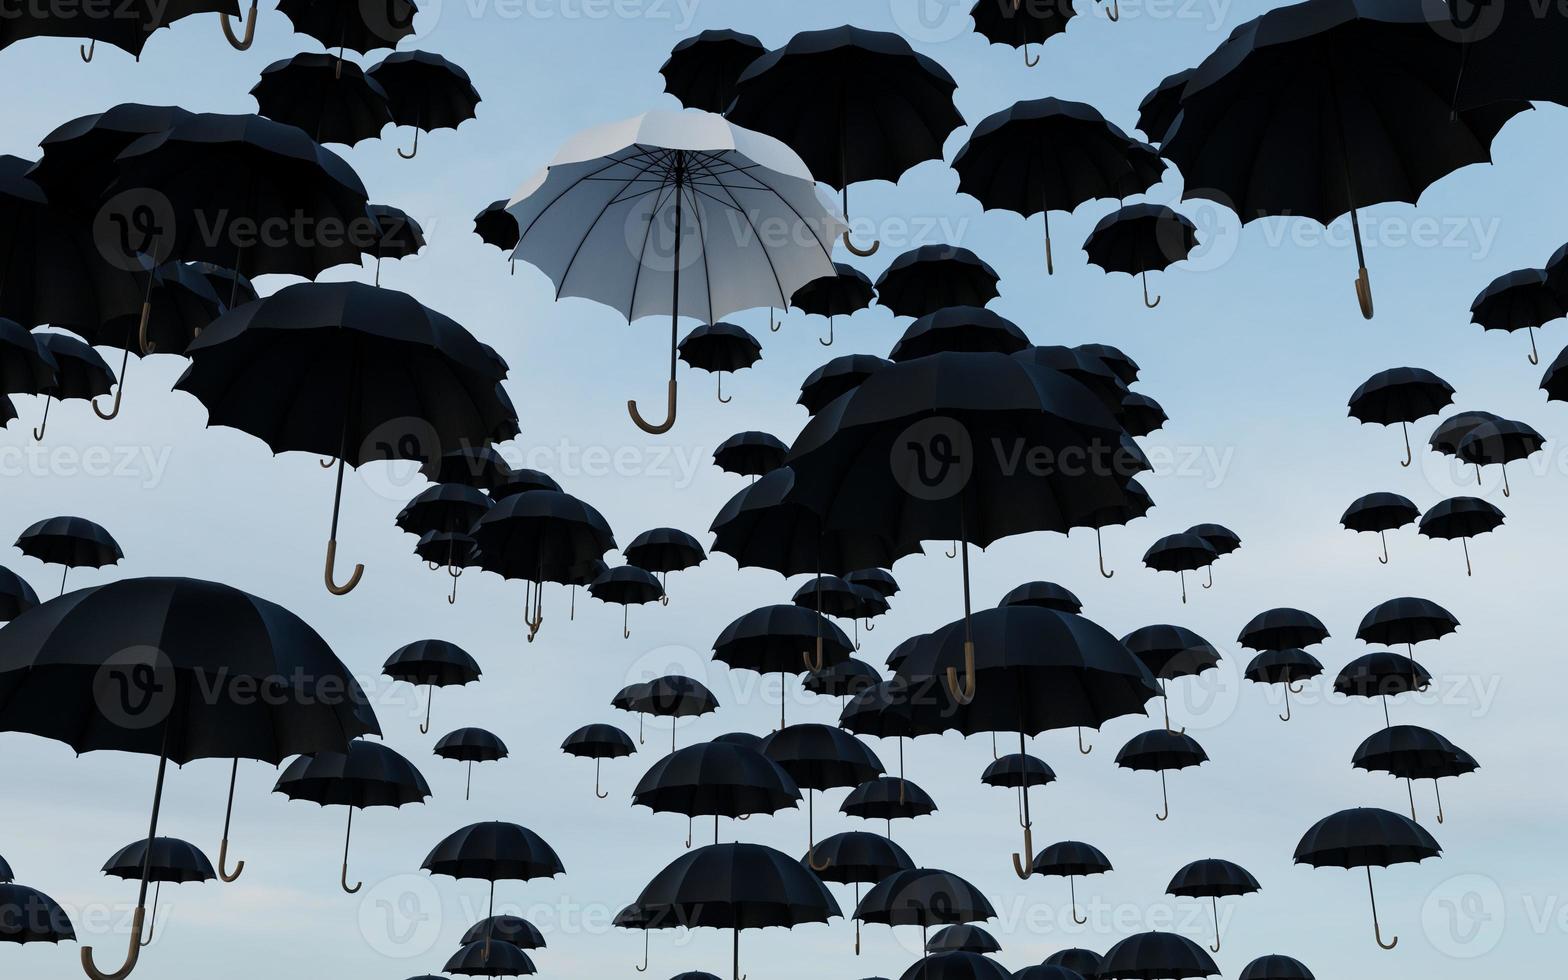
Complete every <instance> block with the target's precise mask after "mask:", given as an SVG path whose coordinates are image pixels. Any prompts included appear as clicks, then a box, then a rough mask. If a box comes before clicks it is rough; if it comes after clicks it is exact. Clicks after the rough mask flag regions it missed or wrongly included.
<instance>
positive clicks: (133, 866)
mask: <svg viewBox="0 0 1568 980" xmlns="http://www.w3.org/2000/svg"><path fill="white" fill-rule="evenodd" d="M144 871H145V873H146V875H147V878H148V879H149V880H150V881H152V882H154V883H155V885H156V887H155V889H154V891H153V895H152V911H151V912H149V913H148V914H147V937H146V938H145V939H143V940H142V946H144V947H145V946H149V945H151V944H152V938H153V933H154V931H155V930H156V928H157V925H158V896H159V895H160V894H161V893H162V891H163V883H164V882H166V881H167V882H170V883H173V884H184V883H186V882H192V881H197V882H202V881H211V880H213V879H214V878H216V877H217V876H218V875H217V872H215V871H213V870H212V862H211V861H208V860H207V855H205V854H203V853H202V852H201V849H200V848H199V847H197V846H196V845H195V844H190V843H187V842H185V841H182V840H179V839H178V838H175V837H154V838H152V839H151V840H138V841H133V842H132V843H130V844H127V845H125V846H124V847H122V848H120V849H119V850H118V851H116V852H115V853H114V856H113V857H111V858H109V860H108V861H107V862H105V863H104V866H103V873H104V874H106V875H109V876H111V877H114V878H123V879H125V880H127V881H136V880H140V879H141V877H142V874H143V872H144Z"/></svg>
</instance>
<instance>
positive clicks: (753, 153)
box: [507, 92, 843, 435]
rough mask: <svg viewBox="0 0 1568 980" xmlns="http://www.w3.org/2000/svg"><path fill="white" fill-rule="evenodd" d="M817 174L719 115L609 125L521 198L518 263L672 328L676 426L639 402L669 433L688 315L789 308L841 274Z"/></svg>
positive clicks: (631, 315) (831, 218)
mask: <svg viewBox="0 0 1568 980" xmlns="http://www.w3.org/2000/svg"><path fill="white" fill-rule="evenodd" d="M800 95H801V93H798V92H796V93H794V94H792V96H791V98H792V99H799V98H800ZM801 104H802V105H804V104H805V103H801ZM812 109H813V111H819V110H820V106H817V105H813V106H812ZM811 175H812V171H811V170H808V169H807V167H806V165H805V164H804V163H802V162H801V159H800V157H799V156H798V155H796V153H795V152H793V151H792V150H790V148H789V147H787V146H786V145H784V144H783V143H781V142H779V141H778V140H776V139H773V138H772V137H769V136H764V135H762V134H761V133H755V132H752V131H750V130H747V129H741V128H740V127H739V126H735V125H731V124H730V123H729V122H727V121H726V120H725V119H724V118H722V117H720V116H716V115H712V114H709V113H703V112H696V111H688V112H651V113H648V114H646V115H643V116H637V117H634V118H632V119H628V120H624V121H622V122H618V123H611V124H609V125H607V126H600V127H598V128H596V129H593V130H589V131H588V132H585V133H582V134H579V135H578V136H577V138H575V139H574V140H572V141H571V143H570V144H568V145H567V146H566V147H565V148H563V149H562V150H561V151H560V152H559V153H557V154H556V156H555V158H554V160H553V161H552V162H551V163H550V164H549V165H548V166H546V167H545V168H544V169H543V170H542V171H540V172H538V173H536V174H535V175H534V176H533V177H531V178H529V179H528V180H527V181H525V182H524V183H523V185H522V186H521V187H519V188H518V190H517V193H516V194H514V195H513V197H512V200H511V202H510V203H509V204H508V205H507V210H508V211H509V212H511V214H512V216H513V217H514V218H516V219H517V226H518V228H519V229H520V233H521V237H520V238H519V241H518V245H517V248H516V249H515V250H514V252H513V257H514V258H519V259H523V260H525V261H527V262H529V263H531V264H532V265H534V266H537V267H538V268H539V269H540V270H541V271H542V272H544V273H545V275H546V276H548V277H549V278H550V281H551V282H552V283H554V284H555V289H556V296H557V298H560V297H563V296H581V297H584V298H587V299H591V300H595V301H597V302H600V303H603V304H605V305H607V306H611V307H613V308H614V309H615V310H616V311H618V312H619V313H620V314H621V315H622V316H624V317H626V319H627V320H628V321H631V320H635V319H638V318H639V317H643V316H652V315H656V314H657V315H666V316H668V317H669V318H670V380H669V390H668V401H667V406H666V412H667V416H666V418H665V420H664V421H663V422H660V423H658V424H656V425H655V424H651V423H649V422H647V421H645V420H644V419H643V418H642V416H641V415H640V414H639V413H638V411H637V403H636V402H635V401H631V402H628V403H627V410H628V411H629V412H630V413H631V415H632V420H633V421H635V422H637V424H638V427H639V428H641V429H643V430H644V431H646V432H649V433H652V434H655V435H657V434H660V433H663V432H668V431H669V430H670V427H671V426H673V425H674V424H675V407H676V405H675V403H676V382H675V364H676V341H677V338H678V337H679V336H680V333H679V331H680V318H681V317H682V316H688V317H695V318H697V319H699V320H701V321H702V322H703V323H714V322H716V321H718V320H720V319H722V318H724V317H726V316H728V315H730V314H731V313H734V312H736V311H738V310H745V309H752V308H755V307H759V306H786V305H788V303H789V298H790V296H792V295H794V292H795V290H796V289H799V288H800V287H801V286H803V285H805V284H806V283H807V282H810V281H811V280H813V279H816V278H817V277H819V276H825V275H828V274H830V273H831V272H832V242H833V239H834V238H836V237H838V232H839V230H840V229H841V228H842V227H843V226H842V224H841V220H840V219H839V217H838V216H837V215H835V214H834V213H833V211H832V208H831V205H829V204H828V203H827V202H826V201H825V200H823V199H821V198H820V197H819V196H818V192H817V187H816V184H815V182H814V181H813V180H812V176H811ZM758 228H778V229H782V230H783V231H784V233H783V234H781V235H772V234H770V235H759V234H757V229H758ZM628 243H630V244H631V247H628Z"/></svg>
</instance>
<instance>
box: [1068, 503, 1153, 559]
mask: <svg viewBox="0 0 1568 980" xmlns="http://www.w3.org/2000/svg"><path fill="white" fill-rule="evenodd" d="M1123 493H1124V494H1125V498H1126V499H1124V500H1123V501H1122V502H1121V503H1116V504H1107V505H1106V506H1104V507H1099V508H1096V509H1095V510H1092V511H1090V512H1089V516H1087V517H1085V518H1084V519H1083V521H1082V523H1083V524H1084V526H1086V527H1092V528H1094V551H1095V554H1096V555H1097V556H1098V557H1099V561H1100V575H1101V576H1103V577H1104V578H1114V577H1115V575H1116V572H1115V571H1106V569H1105V549H1104V546H1103V545H1102V543H1101V541H1100V532H1101V531H1103V530H1104V529H1105V528H1108V527H1123V526H1125V525H1127V524H1128V523H1130V522H1132V521H1135V520H1137V519H1138V518H1140V517H1144V516H1146V515H1147V514H1148V513H1149V511H1150V510H1152V509H1154V498H1153V497H1151V496H1149V491H1147V490H1145V489H1144V488H1143V484H1141V483H1139V482H1138V481H1137V480H1136V479H1132V480H1128V481H1127V486H1126V488H1125V490H1124V491H1123Z"/></svg>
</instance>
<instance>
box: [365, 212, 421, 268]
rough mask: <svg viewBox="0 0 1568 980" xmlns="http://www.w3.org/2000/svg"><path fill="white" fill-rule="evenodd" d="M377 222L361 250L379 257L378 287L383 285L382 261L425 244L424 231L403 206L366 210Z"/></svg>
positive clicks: (404, 256)
mask: <svg viewBox="0 0 1568 980" xmlns="http://www.w3.org/2000/svg"><path fill="white" fill-rule="evenodd" d="M365 212H366V213H367V214H369V215H370V220H371V221H372V222H373V223H374V225H375V228H374V234H373V235H371V236H370V238H369V240H368V241H366V242H365V244H364V247H363V248H361V249H360V251H362V252H363V253H364V254H366V255H369V256H371V257H372V258H374V259H375V260H376V280H375V284H376V285H377V286H379V285H381V260H382V259H402V258H407V257H408V256H410V255H413V254H415V253H416V252H418V251H419V250H420V249H422V248H424V247H425V231H424V229H423V228H421V227H419V222H417V221H415V220H414V219H413V218H411V217H409V216H408V213H407V212H405V211H404V210H403V209H401V208H394V207H392V206H390V205H387V204H372V205H370V206H369V207H367V208H366V209H365Z"/></svg>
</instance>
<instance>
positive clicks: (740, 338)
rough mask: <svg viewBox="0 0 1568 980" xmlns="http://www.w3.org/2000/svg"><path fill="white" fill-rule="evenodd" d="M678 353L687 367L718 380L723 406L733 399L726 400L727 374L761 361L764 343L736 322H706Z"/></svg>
mask: <svg viewBox="0 0 1568 980" xmlns="http://www.w3.org/2000/svg"><path fill="white" fill-rule="evenodd" d="M676 350H678V351H679V352H680V359H681V360H683V361H685V362H686V363H687V364H690V365H691V366H692V367H694V368H697V369H698V370H700V371H712V372H713V373H714V374H715V375H716V376H717V377H718V398H719V401H720V402H724V403H728V402H730V401H731V400H732V398H725V397H724V372H726V371H740V370H742V369H744V368H749V367H751V366H752V365H753V364H755V363H757V362H758V361H759V360H761V359H762V344H761V343H759V342H758V341H757V338H756V337H753V336H752V335H751V334H749V333H747V332H746V331H745V330H744V329H742V328H740V327H737V326H736V325H735V324H733V323H705V324H703V325H702V326H700V327H698V328H696V329H695V330H693V331H692V332H691V333H689V334H687V335H686V336H685V337H684V338H683V339H682V340H681V342H680V343H679V344H678V345H676Z"/></svg>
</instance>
